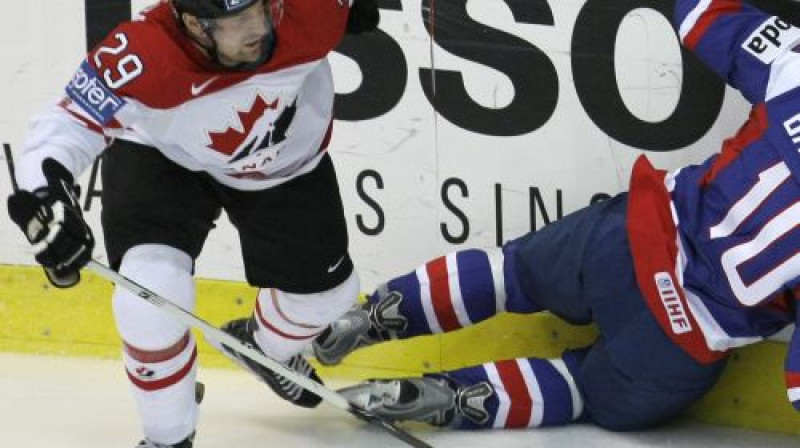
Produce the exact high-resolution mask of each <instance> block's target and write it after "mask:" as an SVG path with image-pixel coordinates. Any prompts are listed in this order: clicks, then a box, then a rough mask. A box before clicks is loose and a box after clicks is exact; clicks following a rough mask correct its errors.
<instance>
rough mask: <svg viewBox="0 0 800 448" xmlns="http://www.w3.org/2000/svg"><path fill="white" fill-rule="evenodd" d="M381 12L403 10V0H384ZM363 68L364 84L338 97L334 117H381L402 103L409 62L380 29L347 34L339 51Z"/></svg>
mask: <svg viewBox="0 0 800 448" xmlns="http://www.w3.org/2000/svg"><path fill="white" fill-rule="evenodd" d="M379 6H380V7H381V9H388V10H396V11H400V10H402V8H403V5H402V3H401V2H400V0H382V1H381V2H380V3H379ZM336 51H337V52H338V53H341V54H342V55H344V56H347V57H349V58H351V59H353V60H354V61H355V62H356V63H357V64H358V66H359V68H360V69H361V85H359V86H358V89H356V90H354V91H353V92H349V93H345V94H338V93H337V94H336V101H335V102H334V108H333V109H334V111H333V113H334V117H336V119H338V120H348V121H358V120H368V119H371V118H375V117H379V116H381V115H383V114H385V113H387V112H389V111H390V110H392V109H394V107H395V106H397V104H398V103H399V102H400V100H401V99H402V97H403V93H404V92H405V90H406V84H408V68H407V67H408V63H407V62H406V58H405V56H404V55H403V49H402V48H400V45H398V44H397V42H395V41H394V39H392V37H391V36H389V35H388V34H386V33H384V32H383V31H381V30H375V31H374V32H371V33H365V34H362V35H359V36H352V35H346V36H345V38H344V40H342V43H341V44H340V45H339V47H338V48H336Z"/></svg>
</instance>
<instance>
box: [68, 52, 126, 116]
mask: <svg viewBox="0 0 800 448" xmlns="http://www.w3.org/2000/svg"><path fill="white" fill-rule="evenodd" d="M64 90H65V91H66V93H67V95H68V96H69V97H70V98H71V99H72V100H73V101H74V102H75V103H76V104H78V105H79V106H80V107H81V109H83V110H84V111H86V113H87V114H89V115H90V116H91V117H92V118H93V119H95V121H97V122H98V123H100V124H101V125H106V124H108V123H109V122H110V121H111V119H112V118H114V115H115V114H116V113H117V112H118V111H119V110H120V109H121V108H122V106H124V105H125V100H124V99H122V98H121V97H119V96H117V95H116V94H115V93H114V92H113V91H112V90H111V89H109V88H108V87H107V86H106V85H105V84H104V83H103V81H102V80H101V79H100V77H99V76H98V74H97V71H95V69H94V68H93V67H92V66H91V65H90V64H89V62H88V61H83V64H81V66H80V68H78V71H77V72H76V73H75V76H74V77H73V78H72V81H70V83H69V84H67V87H66V88H65V89H64Z"/></svg>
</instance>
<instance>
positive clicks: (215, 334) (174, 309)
mask: <svg viewBox="0 0 800 448" xmlns="http://www.w3.org/2000/svg"><path fill="white" fill-rule="evenodd" d="M86 267H87V268H88V269H89V270H91V271H93V272H95V273H96V274H98V275H99V276H101V277H103V278H105V279H106V280H109V281H111V282H112V283H115V284H117V285H119V286H121V287H123V288H125V289H127V290H128V291H130V292H132V293H133V294H135V295H136V296H138V297H140V298H142V299H144V300H146V301H148V302H150V303H151V304H153V305H155V306H157V307H158V308H161V309H162V310H163V311H164V312H166V313H167V314H169V315H170V316H172V317H173V318H175V320H177V321H178V322H180V323H182V324H185V325H188V326H190V327H194V328H197V329H199V330H200V331H202V332H203V333H204V334H205V335H206V337H208V338H210V339H214V340H217V341H219V342H220V343H222V344H224V345H225V346H227V347H229V348H230V349H232V350H235V351H236V352H238V353H241V354H242V355H244V356H247V357H248V358H250V359H252V360H253V361H255V362H257V363H259V364H261V365H262V366H264V367H266V368H268V369H270V370H273V371H275V372H277V373H279V374H280V375H282V376H284V377H286V378H288V379H289V380H291V381H293V382H295V383H297V384H299V385H300V386H302V387H304V388H305V389H306V390H308V391H310V392H313V393H315V394H317V395H319V396H320V397H322V399H324V400H325V401H327V402H328V403H330V404H331V405H333V406H335V407H337V408H339V409H341V410H344V411H347V412H349V413H351V414H353V415H354V416H356V417H358V418H359V419H360V420H363V421H365V422H367V423H370V424H372V425H375V426H377V427H379V428H381V429H383V430H384V431H386V432H388V433H389V434H391V435H392V436H394V437H396V438H398V439H399V440H402V441H403V442H405V443H406V444H408V445H409V446H412V447H414V448H433V447H432V446H431V445H428V444H427V443H425V442H423V441H422V440H420V439H418V438H416V437H414V436H413V435H411V434H409V433H407V432H406V431H404V430H402V429H400V428H398V427H397V426H396V425H395V424H394V423H392V422H388V421H386V420H384V419H382V418H380V417H378V416H377V415H375V414H372V413H371V412H368V411H366V410H364V409H361V408H359V407H358V406H355V405H353V404H352V403H350V402H349V401H347V400H346V399H345V398H344V397H343V396H341V395H339V394H338V393H337V392H335V391H333V390H331V389H328V388H327V387H325V386H323V385H322V384H319V383H317V382H316V381H314V380H312V379H310V378H307V377H306V376H305V375H301V374H299V373H297V372H295V371H294V370H291V369H289V368H288V367H286V366H284V365H283V364H281V363H279V362H278V361H275V360H274V359H271V358H269V357H268V356H266V355H264V354H263V353H261V352H260V351H258V350H256V349H254V348H252V347H250V346H248V345H246V344H244V343H243V342H241V341H240V340H239V339H237V338H235V337H233V336H231V335H229V334H228V333H225V332H224V331H222V330H220V329H218V328H217V327H215V326H213V325H211V324H209V323H208V322H206V321H204V320H203V319H201V318H199V317H197V316H196V315H194V314H192V313H191V312H189V311H187V310H185V309H183V308H181V307H180V306H178V305H176V304H174V303H172V302H171V301H169V300H167V299H166V298H164V297H162V296H160V295H158V294H156V293H155V292H153V291H151V290H149V289H147V288H145V287H144V286H142V285H140V284H138V283H136V282H134V281H133V280H131V279H129V278H127V277H125V276H124V275H121V274H119V273H117V272H116V271H113V270H111V269H109V268H108V267H106V266H104V265H102V264H100V263H98V262H96V261H94V260H90V261H89V264H87V265H86Z"/></svg>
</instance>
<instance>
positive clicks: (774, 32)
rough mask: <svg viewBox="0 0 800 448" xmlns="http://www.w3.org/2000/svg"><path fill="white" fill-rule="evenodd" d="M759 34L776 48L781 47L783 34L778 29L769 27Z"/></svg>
mask: <svg viewBox="0 0 800 448" xmlns="http://www.w3.org/2000/svg"><path fill="white" fill-rule="evenodd" d="M759 34H761V35H762V36H764V38H765V39H767V40H768V41H770V42H771V43H772V45H775V46H776V47H780V46H781V41H780V39H778V38H779V37H780V36H781V32H780V31H779V30H778V28H776V27H774V26H772V25H767V26H765V27H764V29H762V30H761V33H759Z"/></svg>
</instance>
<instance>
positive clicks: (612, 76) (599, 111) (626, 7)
mask: <svg viewBox="0 0 800 448" xmlns="http://www.w3.org/2000/svg"><path fill="white" fill-rule="evenodd" d="M672 4H673V2H672V1H670V0H618V1H614V2H612V3H609V2H608V1H607V0H587V2H586V4H585V5H584V7H583V9H582V10H581V12H580V14H579V15H578V19H577V21H576V23H575V33H574V35H573V40H572V72H573V77H574V80H575V88H576V90H577V92H578V98H579V99H580V101H581V104H583V107H584V109H585V110H586V113H587V114H588V115H589V117H590V118H591V120H592V121H593V122H594V123H595V124H596V125H597V127H599V128H600V129H601V130H603V132H605V133H606V134H607V135H609V136H610V137H612V138H614V139H615V140H617V141H619V142H621V143H623V144H626V145H630V146H634V147H636V148H641V149H645V150H649V151H673V150H676V149H681V148H685V147H686V146H689V145H690V144H692V143H694V142H696V141H697V140H699V139H700V138H701V137H703V136H704V135H705V134H706V132H708V130H709V128H711V126H712V125H713V124H714V122H715V121H716V119H717V117H718V116H719V111H720V109H721V107H722V100H723V96H724V92H725V86H724V84H723V83H722V81H721V80H720V79H719V78H718V77H717V76H716V75H715V74H714V73H712V72H711V71H710V70H708V69H707V68H706V67H704V66H703V65H702V64H701V63H700V62H699V61H698V60H697V59H696V58H695V57H694V56H693V55H692V54H690V53H689V52H688V51H687V50H686V49H684V48H681V51H682V54H683V82H682V85H681V87H682V90H681V95H680V98H679V100H678V105H677V106H676V108H675V110H674V111H673V113H672V115H671V116H670V117H668V118H666V119H665V120H663V121H661V122H649V121H644V120H641V119H639V118H637V117H636V116H634V115H633V114H631V112H630V111H629V110H628V108H627V107H626V106H625V103H624V102H623V101H622V97H621V96H620V93H619V88H618V86H617V77H616V73H615V67H614V49H615V46H616V44H617V42H616V38H617V33H616V32H614V30H616V29H618V28H619V26H620V23H621V22H622V20H623V19H624V18H625V16H626V15H627V14H628V13H629V12H630V11H632V10H635V9H638V8H650V9H654V10H656V11H658V12H660V13H662V14H663V15H664V16H665V17H668V18H669V17H672Z"/></svg>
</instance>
